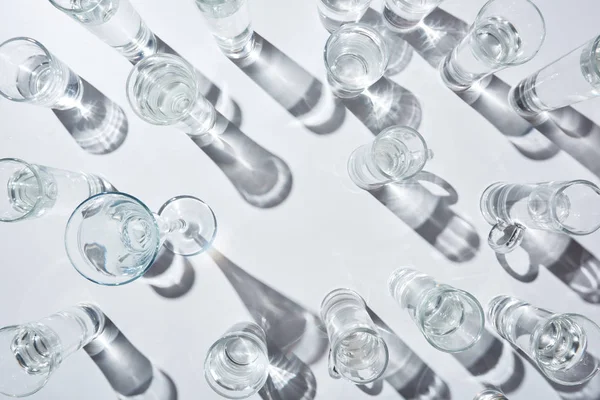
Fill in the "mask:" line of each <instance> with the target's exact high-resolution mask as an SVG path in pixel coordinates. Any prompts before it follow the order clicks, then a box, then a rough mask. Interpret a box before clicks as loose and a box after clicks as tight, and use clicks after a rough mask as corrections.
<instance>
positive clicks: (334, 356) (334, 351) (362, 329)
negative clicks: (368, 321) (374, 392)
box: [331, 327, 390, 384]
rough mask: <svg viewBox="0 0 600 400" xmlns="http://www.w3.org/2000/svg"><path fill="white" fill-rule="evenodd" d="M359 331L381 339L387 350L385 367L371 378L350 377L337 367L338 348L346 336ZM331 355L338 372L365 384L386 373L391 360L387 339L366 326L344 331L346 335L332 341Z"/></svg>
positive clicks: (380, 341) (353, 380)
mask: <svg viewBox="0 0 600 400" xmlns="http://www.w3.org/2000/svg"><path fill="white" fill-rule="evenodd" d="M357 333H366V334H369V335H371V336H373V337H375V338H377V340H378V341H379V343H381V344H382V345H383V349H384V351H385V363H384V365H383V367H382V368H381V372H380V373H379V374H377V376H374V377H372V378H370V379H360V380H358V379H350V377H348V376H347V375H345V374H342V373H341V371H340V368H337V349H338V348H339V346H340V345H341V343H342V341H343V340H344V338H346V337H348V336H351V335H354V334H357ZM331 356H332V359H333V363H334V365H335V366H336V371H337V373H338V374H340V375H341V376H343V377H344V378H346V379H348V380H350V381H352V382H355V383H359V384H365V383H371V382H374V381H376V380H377V379H379V378H381V376H382V375H383V374H384V373H385V370H386V369H387V367H388V364H389V362H390V350H389V348H388V345H387V343H386V341H385V339H384V338H383V337H382V336H381V335H380V334H379V332H377V331H376V330H374V329H370V328H365V327H358V328H354V329H349V330H348V331H346V332H344V336H343V337H340V338H339V339H338V340H337V341H336V342H335V343H332V345H331Z"/></svg>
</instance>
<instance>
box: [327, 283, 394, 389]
mask: <svg viewBox="0 0 600 400" xmlns="http://www.w3.org/2000/svg"><path fill="white" fill-rule="evenodd" d="M321 319H322V320H323V322H324V324H325V327H326V328H327V334H328V336H329V343H330V346H331V347H330V350H329V374H330V375H331V377H332V378H335V379H339V378H341V377H343V378H345V379H347V380H349V381H351V382H354V383H356V384H365V383H369V382H373V381H375V380H377V379H378V378H380V377H381V376H382V375H383V373H384V372H385V369H386V368H387V365H388V361H389V353H388V347H387V344H386V343H385V341H384V340H383V338H382V337H381V336H380V335H379V332H378V331H377V327H376V326H375V323H374V322H373V320H372V319H371V317H370V316H369V313H368V312H367V305H366V303H365V301H364V300H363V298H362V297H360V295H359V294H358V293H356V292H354V291H352V290H349V289H336V290H334V291H332V292H330V293H329V294H328V295H327V296H325V299H323V302H322V303H321Z"/></svg>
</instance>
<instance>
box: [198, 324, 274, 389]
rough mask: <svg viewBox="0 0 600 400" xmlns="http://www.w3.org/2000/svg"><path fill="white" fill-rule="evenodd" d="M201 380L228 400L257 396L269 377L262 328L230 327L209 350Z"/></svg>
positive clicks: (267, 355)
mask: <svg viewBox="0 0 600 400" xmlns="http://www.w3.org/2000/svg"><path fill="white" fill-rule="evenodd" d="M204 377H205V379H206V382H208V384H209V386H210V387H211V388H212V389H213V390H214V391H215V392H216V393H218V394H220V395H221V396H223V397H225V398H227V399H245V398H247V397H250V396H252V395H253V394H256V393H257V392H258V391H259V390H260V389H261V388H262V387H263V386H264V385H265V383H266V382H267V378H268V377H269V354H268V352H267V341H266V335H265V332H264V331H263V330H262V328H261V327H260V326H258V325H256V324H254V323H251V322H242V323H238V324H235V325H234V326H232V327H231V328H230V329H229V330H228V331H227V332H225V334H224V335H223V336H222V337H221V338H220V339H219V340H217V341H216V342H215V343H214V344H213V345H212V346H211V348H210V349H209V350H208V354H207V355H206V360H205V361H204Z"/></svg>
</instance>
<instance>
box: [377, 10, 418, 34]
mask: <svg viewBox="0 0 600 400" xmlns="http://www.w3.org/2000/svg"><path fill="white" fill-rule="evenodd" d="M421 20H422V19H417V20H408V19H405V18H402V17H401V16H399V15H398V14H396V13H395V12H394V11H392V10H390V9H389V8H388V6H387V5H386V6H385V7H384V8H383V21H384V22H385V25H386V27H387V28H388V29H389V30H391V31H393V32H399V33H404V32H410V31H413V30H415V29H417V28H418V27H419V24H420V23H421Z"/></svg>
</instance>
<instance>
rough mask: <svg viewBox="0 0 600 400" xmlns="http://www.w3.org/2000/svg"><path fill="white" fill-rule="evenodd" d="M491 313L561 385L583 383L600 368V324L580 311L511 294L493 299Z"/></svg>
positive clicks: (498, 328) (504, 332)
mask: <svg viewBox="0 0 600 400" xmlns="http://www.w3.org/2000/svg"><path fill="white" fill-rule="evenodd" d="M488 317H489V320H490V322H491V323H492V325H493V327H494V328H495V329H496V331H497V332H498V333H499V334H500V336H502V337H503V338H504V339H506V340H508V341H509V342H510V343H511V344H513V345H514V346H516V347H518V348H519V349H521V350H522V351H523V352H525V354H527V356H529V357H530V358H531V359H532V360H533V361H534V362H535V364H536V365H537V366H538V368H539V369H540V370H541V371H542V373H543V374H544V375H546V377H547V378H548V379H550V380H552V381H553V382H556V383H559V384H561V385H566V386H572V385H579V384H581V383H584V382H587V381H589V380H590V379H592V378H593V377H594V376H595V375H596V374H597V373H598V371H599V370H600V361H599V360H600V359H599V358H598V357H599V354H600V353H598V351H599V350H600V349H599V348H598V345H599V344H600V327H598V325H596V323H595V322H593V321H591V320H590V319H588V318H586V317H584V316H583V315H579V314H556V313H553V312H551V311H548V310H545V309H543V308H537V307H534V306H532V305H531V304H529V303H526V302H524V301H522V300H519V299H516V298H514V297H510V296H497V297H495V298H494V299H492V300H491V301H490V304H489V309H488Z"/></svg>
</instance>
